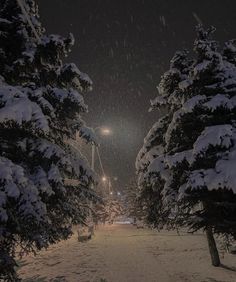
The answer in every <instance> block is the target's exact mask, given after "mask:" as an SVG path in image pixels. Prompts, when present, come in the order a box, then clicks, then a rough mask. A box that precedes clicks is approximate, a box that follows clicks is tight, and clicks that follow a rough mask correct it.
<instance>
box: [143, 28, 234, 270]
mask: <svg viewBox="0 0 236 282" xmlns="http://www.w3.org/2000/svg"><path fill="white" fill-rule="evenodd" d="M213 31H214V28H210V29H208V30H207V31H205V30H204V29H203V28H202V27H201V26H198V28H197V39H196V40H195V43H194V52H195V54H196V57H195V60H194V61H192V63H191V65H190V66H189V70H188V74H187V77H186V79H185V80H183V81H182V82H180V83H178V85H176V87H175V90H174V92H173V93H174V96H176V97H177V103H176V100H175V99H174V100H175V101H174V103H172V104H171V105H169V109H170V113H171V114H170V120H169V121H168V122H167V126H166V128H165V130H164V132H163V131H160V130H159V132H158V131H157V132H156V138H157V136H159V138H163V144H164V146H163V150H162V152H161V153H158V154H157V155H156V156H155V157H154V159H153V160H152V161H151V162H150V163H149V165H148V167H147V169H146V172H145V175H144V177H143V178H144V179H145V181H147V183H148V185H151V187H156V189H157V190H158V191H160V194H161V197H160V198H159V201H157V203H156V204H157V205H158V206H161V207H162V209H161V208H158V212H159V213H160V215H161V216H160V217H159V214H158V212H155V214H154V217H155V216H156V217H155V219H154V220H155V221H156V222H157V223H158V222H159V220H160V218H161V219H162V222H164V224H167V225H170V224H171V225H172V226H176V227H178V226H180V227H181V226H187V227H188V228H189V229H190V230H191V231H193V232H194V231H197V230H199V229H204V230H205V231H206V234H207V239H208V244H209V249H210V254H211V258H212V264H213V265H215V266H219V265H220V260H219V255H218V251H217V248H216V244H215V240H214V237H213V233H217V234H223V235H232V236H233V237H234V238H235V237H236V218H235V212H236V188H235V187H236V186H235V181H236V178H235V173H234V170H235V165H236V163H235V146H236V145H235V142H236V141H235V140H236V139H235V120H236V110H235V109H236V104H235V102H234V101H235V97H236V96H235V95H236V88H235V87H236V68H235V65H234V64H233V61H234V60H233V52H231V53H230V55H229V52H226V51H225V50H226V49H224V50H223V51H219V50H218V49H219V47H218V43H217V42H215V41H214V40H211V34H212V32H213ZM226 46H227V44H226ZM231 50H232V48H231ZM226 53H227V56H226ZM229 58H230V59H229ZM168 101H169V100H168ZM176 104H177V105H176ZM173 105H174V106H173ZM171 109H172V110H173V113H172V112H171ZM162 135H163V137H161V136H162ZM144 146H145V145H144ZM145 158H146V156H145V155H144V159H145ZM139 174H140V173H139ZM160 178H161V180H162V182H161V181H160ZM140 184H141V186H143V184H142V182H141V183H140ZM149 205H150V206H151V205H152V202H151V203H150V204H149ZM166 211H167V213H166ZM163 215H164V216H163ZM166 215H167V216H166Z"/></svg>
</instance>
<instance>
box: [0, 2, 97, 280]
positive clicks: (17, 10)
mask: <svg viewBox="0 0 236 282" xmlns="http://www.w3.org/2000/svg"><path fill="white" fill-rule="evenodd" d="M21 2H22V3H23V4H24V6H25V11H26V13H27V15H28V16H26V15H25V12H24V10H22V7H20V6H19V3H18V1H16V0H1V7H0V280H6V281H17V280H18V277H17V275H16V273H15V269H14V267H15V265H16V262H15V250H16V246H20V249H21V252H22V253H27V252H30V251H33V250H38V249H41V248H43V247H47V246H48V245H49V244H51V243H55V242H57V241H59V240H61V239H66V238H68V237H69V236H70V235H71V233H72V225H73V224H84V222H85V219H86V217H87V215H88V211H89V208H88V204H89V201H91V200H93V199H95V198H96V196H95V193H94V192H93V190H92V189H91V186H92V183H94V181H95V180H94V176H93V172H92V171H91V169H90V167H89V165H88V163H87V160H86V159H85V158H84V157H83V156H82V155H81V154H80V152H78V151H76V150H74V149H73V147H71V146H70V140H71V139H76V137H78V136H80V137H81V138H83V139H84V140H85V141H86V142H95V139H94V134H93V130H91V129H89V128H87V127H86V126H85V123H84V121H83V120H82V119H81V114H83V113H86V112H87V106H86V104H85V103H84V98H83V96H82V93H86V92H87V91H88V90H90V89H91V87H92V82H91V80H90V79H89V77H88V76H87V75H86V74H84V73H81V72H80V71H79V69H78V68H77V67H76V65H75V64H73V63H67V64H64V63H63V62H62V59H63V58H64V57H66V56H67V55H68V52H69V51H70V49H71V47H72V46H73V44H74V39H73V36H72V35H70V36H69V37H67V38H64V37H61V36H58V35H49V36H48V35H46V33H45V30H44V29H43V28H42V26H41V24H40V22H39V15H38V8H37V5H36V4H35V2H34V1H33V0H26V1H21Z"/></svg>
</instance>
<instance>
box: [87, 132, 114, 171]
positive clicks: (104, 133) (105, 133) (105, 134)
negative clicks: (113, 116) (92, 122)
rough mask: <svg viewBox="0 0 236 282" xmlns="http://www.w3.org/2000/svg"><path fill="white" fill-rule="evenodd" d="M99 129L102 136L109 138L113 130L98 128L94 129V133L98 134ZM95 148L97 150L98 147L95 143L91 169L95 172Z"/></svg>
mask: <svg viewBox="0 0 236 282" xmlns="http://www.w3.org/2000/svg"><path fill="white" fill-rule="evenodd" d="M99 129H100V133H101V135H103V136H107V135H110V134H111V130H110V129H109V128H106V127H102V126H97V127H96V128H94V131H95V132H96V131H97V130H99ZM95 148H96V145H95V144H94V143H93V144H92V159H91V168H92V170H93V171H94V170H95Z"/></svg>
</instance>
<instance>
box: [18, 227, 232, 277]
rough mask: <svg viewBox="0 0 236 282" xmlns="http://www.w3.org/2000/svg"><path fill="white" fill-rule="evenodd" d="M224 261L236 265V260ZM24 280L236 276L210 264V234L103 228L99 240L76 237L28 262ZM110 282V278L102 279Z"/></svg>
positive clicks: (23, 275) (25, 261)
mask: <svg viewBox="0 0 236 282" xmlns="http://www.w3.org/2000/svg"><path fill="white" fill-rule="evenodd" d="M222 263H223V264H224V265H227V267H231V268H233V267H234V266H235V267H236V256H233V255H228V254H227V255H225V257H224V259H222ZM19 272H20V274H21V276H22V277H24V278H25V279H24V280H23V281H24V282H26V281H27V282H29V281H34V282H37V281H38V282H39V281H40V282H44V281H45V282H46V281H53V282H56V281H57V282H59V281H68V282H86V281H87V282H100V281H104V282H105V281H107V282H188V281H189V282H190V281H191V282H235V281H236V272H234V271H233V270H230V269H226V268H214V267H212V266H211V265H210V261H209V255H208V252H207V246H206V241H205V238H204V236H202V235H194V236H193V235H189V234H183V235H182V236H178V235H177V234H176V233H173V232H161V233H158V232H155V231H151V230H144V229H136V228H135V227H133V226H129V225H113V226H105V227H100V228H99V230H98V231H97V233H96V236H95V237H94V239H93V240H91V241H89V242H88V243H78V241H77V238H76V236H74V237H72V238H71V239H70V240H68V241H66V242H61V243H59V244H58V245H55V246H52V247H51V248H50V249H49V250H48V251H43V252H41V253H40V254H39V255H38V256H37V257H35V258H27V260H24V262H23V267H22V268H21V269H20V271H19ZM101 279H105V280H101Z"/></svg>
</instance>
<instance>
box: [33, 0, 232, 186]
mask: <svg viewBox="0 0 236 282" xmlns="http://www.w3.org/2000/svg"><path fill="white" fill-rule="evenodd" d="M38 3H39V8H40V15H41V20H42V23H43V25H44V27H46V29H47V32H48V33H57V34H61V35H66V34H68V33H69V32H72V33H73V34H74V36H75V39H76V45H75V47H74V48H73V51H72V53H71V55H70V57H69V60H70V61H71V62H74V63H76V64H77V66H78V67H79V69H80V70H81V71H84V72H86V73H87V74H89V76H90V77H91V78H92V80H93V83H94V90H93V91H92V92H91V93H88V94H86V97H85V101H86V102H87V104H88V105H89V114H88V115H87V116H85V117H84V119H85V121H86V122H87V124H88V125H89V126H92V127H97V126H107V127H110V128H111V129H112V131H113V135H112V136H109V137H108V136H107V137H102V139H101V148H100V151H101V155H102V159H103V163H104V167H105V170H106V173H107V174H108V175H110V176H116V177H118V179H119V181H118V182H117V184H116V185H118V184H120V185H124V184H125V183H127V182H128V181H129V179H130V178H132V177H133V176H134V172H135V168H134V162H135V158H136V155H137V153H138V151H139V149H140V147H141V146H142V143H143V138H144V137H145V135H146V133H147V131H148V130H149V129H150V127H151V126H152V124H153V123H154V122H155V121H156V120H157V119H158V117H159V116H160V113H158V112H154V113H148V108H149V100H150V99H152V98H154V97H155V95H156V94H157V92H156V86H157V84H158V82H159V80H160V76H161V74H162V73H163V72H164V71H165V70H167V69H168V65H169V60H170V59H171V57H172V56H173V54H174V52H175V51H176V50H178V49H183V48H191V44H192V42H193V40H194V36H195V25H196V24H197V21H201V22H202V23H203V24H204V25H205V26H209V25H214V26H215V27H216V28H217V32H216V33H215V35H216V38H217V39H219V40H220V41H223V40H227V39H231V38H234V37H236V1H235V0H224V1H223V0H198V1H197V0H184V1H183V0H126V1H123V0H48V1H46V0H38ZM121 188H122V187H121Z"/></svg>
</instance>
